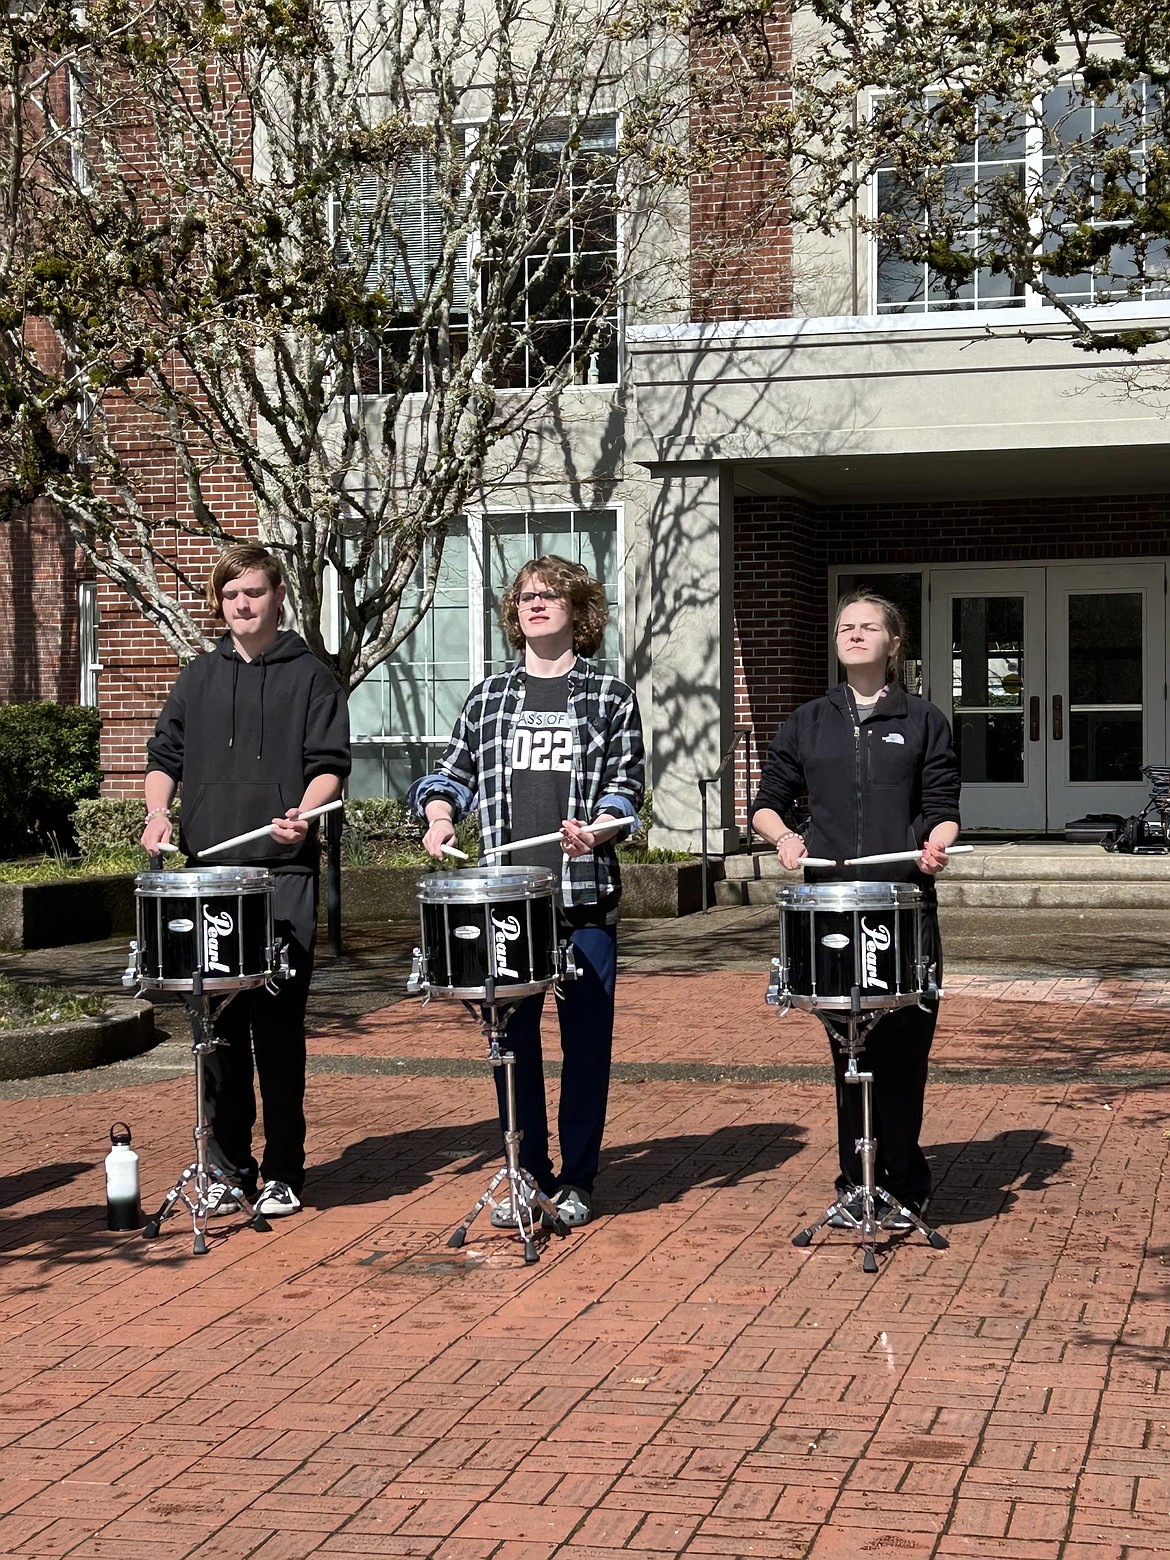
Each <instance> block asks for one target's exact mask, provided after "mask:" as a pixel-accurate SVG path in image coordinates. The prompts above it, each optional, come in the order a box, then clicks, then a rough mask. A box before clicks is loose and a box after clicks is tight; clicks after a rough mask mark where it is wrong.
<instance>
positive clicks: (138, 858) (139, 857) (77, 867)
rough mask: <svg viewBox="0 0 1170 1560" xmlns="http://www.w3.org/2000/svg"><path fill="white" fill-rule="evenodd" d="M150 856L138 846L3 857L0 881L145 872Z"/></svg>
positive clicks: (47, 880) (30, 881) (12, 881)
mask: <svg viewBox="0 0 1170 1560" xmlns="http://www.w3.org/2000/svg"><path fill="white" fill-rule="evenodd" d="M149 865H150V858H149V857H148V856H147V854H146V852H145V851H144V850H140V849H139V848H138V847H137V846H127V847H126V848H125V849H124V850H103V851H99V852H97V854H95V855H92V856H83V857H82V858H81V859H80V860H74V861H71V860H64V859H62V858H61V857H60V856H54V855H46V856H42V857H40V859H39V860H35V861H34V860H30V859H28V858H25V859H24V860H22V861H0V883H54V882H58V881H59V880H60V879H61V878H87V877H109V876H111V875H113V874H117V873H129V872H145V871H146V869H147V868H148V867H149Z"/></svg>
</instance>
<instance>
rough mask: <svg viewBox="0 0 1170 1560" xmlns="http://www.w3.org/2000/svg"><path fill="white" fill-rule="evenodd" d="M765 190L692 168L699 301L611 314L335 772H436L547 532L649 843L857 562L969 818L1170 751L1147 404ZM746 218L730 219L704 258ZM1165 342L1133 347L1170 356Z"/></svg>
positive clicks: (1057, 805) (1059, 792) (809, 633)
mask: <svg viewBox="0 0 1170 1560" xmlns="http://www.w3.org/2000/svg"><path fill="white" fill-rule="evenodd" d="M782 41H783V40H777V42H778V43H780V44H782ZM613 133H617V130H616V125H615V127H614V131H613ZM769 180H770V170H769V169H768V168H767V166H766V165H762V164H754V163H753V164H744V165H737V166H727V167H722V168H719V169H717V170H714V171H713V172H712V173H711V175H710V177H709V178H707V179H706V180H705V181H704V182H703V183H702V184H699V185H696V186H694V187H693V188H692V190H691V191H690V197H691V198H690V214H689V215H690V230H689V231H690V244H691V249H692V255H693V265H692V271H691V281H692V287H691V298H690V304H689V307H686V308H683V309H681V310H679V311H676V312H675V313H674V314H673V315H671V316H669V317H664V318H663V317H638V318H635V317H634V316H633V314H632V313H631V314H628V315H627V317H626V318H625V319H624V320H623V321H622V332H621V338H620V348H619V351H618V352H617V354H616V355H615V357H614V359H613V361H612V362H610V361H608V360H606V361H600V362H597V363H594V364H592V365H591V367H590V372H589V374H588V375H587V376H585V382H583V383H581V384H579V385H577V386H574V387H572V388H570V389H568V390H566V391H565V392H564V394H563V396H562V398H561V399H562V406H561V408H560V409H559V410H560V411H561V412H566V411H567V412H569V413H571V416H569V417H567V418H562V417H560V416H558V419H557V421H558V427H557V428H556V429H555V430H550V434H549V437H548V439H547V440H546V441H544V442H543V443H541V444H540V448H539V450H538V453H537V454H536V456H534V458H533V460H532V461H531V462H530V463H529V464H528V466H527V467H526V469H525V473H524V476H523V478H522V479H520V478H517V479H515V480H514V481H513V482H512V484H511V486H510V487H509V488H507V489H505V490H503V491H502V492H501V491H497V492H495V493H493V495H492V497H491V499H490V501H487V502H485V503H484V504H483V506H482V507H479V508H475V507H471V506H469V508H468V510H467V512H466V514H465V515H464V516H463V517H462V518H461V520H460V521H459V523H458V524H456V525H455V526H454V527H453V529H452V534H451V536H450V538H449V540H448V543H447V548H446V552H445V555H444V571H443V579H442V581H441V584H440V589H439V593H438V594H437V596H436V599H435V605H434V608H433V610H432V612H431V613H430V614H429V616H428V618H427V619H426V620H425V621H424V623H423V625H422V626H421V627H420V628H419V629H418V631H417V632H416V634H415V635H414V636H413V638H412V640H411V641H410V642H409V643H408V644H406V645H405V646H403V647H402V649H401V650H400V651H399V652H397V654H396V655H395V657H394V658H393V660H392V662H391V663H390V664H389V665H388V666H386V667H384V668H383V669H381V671H380V672H379V673H377V674H375V675H374V676H372V677H370V678H369V679H367V681H366V682H365V683H363V684H362V685H361V686H360V687H359V688H357V689H356V690H355V691H354V693H353V695H352V698H351V712H352V718H353V728H354V735H355V767H354V774H353V778H352V791H353V794H357V795H361V794H367V795H368V794H391V795H401V794H403V792H404V790H405V787H406V784H407V783H408V781H409V779H410V777H411V776H412V775H413V774H416V773H418V772H420V770H421V769H422V768H423V767H424V766H427V765H429V763H430V762H431V761H432V760H433V757H434V752H435V749H436V748H437V747H439V746H440V745H441V744H442V743H443V742H444V740H445V738H446V734H447V732H448V731H449V729H450V725H451V721H452V719H453V718H454V715H455V713H456V712H457V710H458V708H459V705H460V703H461V702H462V699H463V697H464V695H465V693H466V691H467V688H468V686H469V684H470V683H472V682H474V681H476V680H478V678H479V677H481V676H482V675H484V673H485V672H486V671H489V670H491V669H493V667H495V666H496V665H498V664H499V663H500V661H501V660H502V658H503V657H504V655H505V651H504V647H503V645H502V642H501V640H500V637H499V631H498V627H497V625H496V623H495V615H494V603H495V601H496V599H497V598H498V593H499V589H500V587H501V585H502V583H503V582H504V581H505V580H506V579H507V578H508V577H509V575H510V573H511V572H512V571H513V570H514V568H515V567H516V566H517V564H518V563H519V562H521V561H522V560H523V559H524V558H525V557H527V556H529V555H531V554H532V553H533V552H536V551H545V550H549V551H559V552H565V553H569V554H570V555H572V556H575V557H579V558H581V559H582V560H583V561H584V562H585V563H586V564H588V566H589V567H590V568H592V569H593V570H594V571H595V572H596V573H597V574H598V575H599V577H600V578H602V579H603V580H604V581H605V583H606V585H607V589H608V590H609V592H610V597H611V600H612V603H613V606H614V608H615V630H614V632H613V634H612V635H611V637H610V639H609V641H608V642H607V643H606V644H605V645H604V646H603V648H602V652H601V654H602V657H603V658H604V659H605V660H606V661H607V662H609V663H610V664H611V665H613V666H615V667H618V668H621V669H623V670H624V671H625V672H626V673H627V674H628V675H629V676H630V677H631V679H632V680H634V681H635V682H636V684H637V687H638V690H639V695H640V699H641V703H642V707H643V714H644V719H645V722H646V726H647V731H648V738H649V747H650V758H651V780H652V783H653V786H654V791H655V806H656V821H657V840H658V842H659V843H662V844H666V845H676V846H687V847H693V846H695V845H697V843H698V841H699V792H698V780H699V779H700V778H701V777H703V776H706V775H711V774H713V773H714V771H715V769H716V768H717V767H718V765H719V761H720V758H721V756H722V755H723V754H724V753H725V752H726V751H727V750H728V748H729V746H730V745H731V744H732V741H733V739H734V736H735V733H736V731H737V730H746V731H747V732H748V742H747V744H746V746H745V747H744V748H742V749H741V756H740V758H739V759H738V761H737V768H736V769H735V770H734V771H733V770H731V769H728V771H727V772H726V775H725V781H724V785H723V789H722V792H721V795H720V797H719V799H718V803H717V806H716V812H715V815H714V817H713V820H712V824H711V828H710V843H711V844H712V845H713V846H714V848H716V849H723V848H734V846H735V844H736V843H737V837H738V830H737V823H740V822H742V814H743V795H744V790H745V785H746V784H747V783H748V782H749V781H750V780H752V779H754V778H755V776H756V774H757V773H758V764H759V757H760V754H761V752H762V751H763V750H764V749H766V745H767V742H768V741H769V740H770V738H771V735H772V733H773V731H774V729H775V726H776V723H777V722H778V720H779V719H781V718H782V717H783V716H784V715H785V714H786V713H787V712H788V711H789V710H790V709H791V708H792V707H793V706H794V705H795V704H796V703H798V702H800V701H801V700H803V699H806V698H808V697H811V696H812V695H814V694H815V693H817V692H819V691H821V690H822V689H823V688H824V687H825V686H826V685H827V683H828V682H829V681H831V680H833V679H834V677H835V675H836V673H835V668H834V666H833V665H832V664H831V662H830V658H829V639H830V634H829V629H830V624H831V613H832V603H833V601H834V599H835V597H836V595H837V594H838V593H839V592H840V591H842V590H843V589H846V588H850V587H852V586H853V585H855V584H857V583H866V584H868V585H870V586H871V587H874V588H879V589H883V590H885V591H886V592H887V593H889V594H892V595H893V596H895V597H896V598H897V599H898V601H899V603H900V604H901V605H902V606H903V608H904V610H905V611H906V614H907V617H908V621H909V625H910V631H909V636H908V637H909V643H908V646H907V649H908V661H909V672H910V675H911V677H912V678H913V679H914V680H915V681H916V682H917V684H918V686H919V687H920V688H921V690H922V691H923V692H924V693H926V694H927V695H928V696H930V697H931V698H933V699H934V701H935V702H936V703H938V704H939V705H940V706H941V707H942V708H943V709H944V710H945V711H946V712H947V714H948V715H950V716H951V717H952V719H953V722H954V725H955V730H956V734H957V737H958V742H959V747H960V754H961V761H962V766H963V773H964V785H965V792H964V818H965V823H966V824H967V826H968V827H970V828H974V829H979V828H985V829H996V830H1019V831H1049V832H1059V831H1061V830H1062V829H1063V827H1064V825H1065V823H1066V822H1067V821H1068V820H1069V819H1072V818H1075V817H1079V816H1082V815H1084V814H1085V813H1088V812H1094V811H1108V812H1127V811H1131V810H1133V808H1134V806H1135V804H1137V803H1139V802H1140V801H1142V800H1144V798H1145V795H1146V794H1147V787H1146V786H1145V784H1144V782H1143V781H1142V779H1141V776H1140V769H1141V766H1142V765H1143V764H1164V763H1166V761H1167V726H1168V710H1167V678H1166V648H1165V647H1166V620H1165V619H1166V590H1167V568H1168V566H1170V467H1168V466H1167V463H1166V459H1165V455H1166V446H1167V424H1166V422H1165V421H1164V420H1163V419H1162V418H1161V417H1160V416H1158V415H1157V414H1156V412H1153V411H1151V409H1150V408H1149V407H1147V406H1144V405H1142V404H1141V403H1139V402H1137V401H1134V400H1132V399H1126V398H1125V397H1123V396H1122V395H1120V394H1119V393H1118V392H1117V389H1116V387H1115V386H1113V385H1111V384H1110V383H1109V382H1108V381H1107V380H1106V379H1103V378H1102V377H1101V376H1100V374H1099V373H1098V372H1097V370H1099V369H1100V368H1102V367H1108V366H1109V365H1110V363H1111V362H1112V361H1118V360H1112V359H1110V358H1109V357H1108V356H1106V357H1104V358H1102V359H1101V360H1100V361H1097V362H1094V363H1093V364H1092V365H1088V364H1086V361H1085V359H1084V358H1083V356H1080V355H1078V354H1076V353H1074V352H1073V350H1072V349H1071V348H1070V347H1069V345H1068V343H1067V340H1065V339H1063V337H1062V334H1061V331H1060V322H1059V320H1058V319H1057V318H1056V317H1055V315H1054V312H1053V311H1052V310H1051V309H1048V308H1044V307H1041V306H1040V305H1039V303H1038V302H1037V300H1035V299H1034V298H1031V297H1029V296H1027V295H1021V296H1020V297H1019V298H1016V299H1012V300H1011V303H1012V305H1013V306H1012V307H1011V308H1010V309H1005V308H1004V307H1003V300H1002V298H1001V299H997V300H995V303H994V306H992V304H991V302H990V301H987V304H986V306H985V303H984V302H983V301H981V300H980V299H979V297H978V296H976V295H974V294H973V295H972V297H971V298H969V299H965V300H964V301H963V304H962V306H961V307H954V306H953V305H952V304H951V303H949V302H948V301H946V300H943V299H940V298H936V297H932V296H931V293H930V289H929V287H928V286H921V285H916V284H914V283H913V280H911V282H910V283H909V284H907V283H906V281H905V277H904V276H901V277H899V276H897V275H895V274H894V273H892V272H888V271H883V265H882V260H881V257H880V256H879V255H877V254H876V252H875V250H874V248H873V246H872V244H871V243H870V241H869V240H867V238H866V237H865V236H864V234H863V233H862V232H861V231H860V230H858V231H856V232H854V233H852V234H847V235H844V236H843V237H842V238H841V239H840V240H839V241H837V242H835V243H824V242H822V243H820V245H819V247H817V248H816V250H815V252H814V248H813V246H812V244H811V242H810V241H808V240H806V239H802V238H801V237H800V236H799V235H797V234H795V233H793V232H792V231H791V230H790V229H789V227H788V226H787V225H786V223H785V221H784V213H783V211H782V209H779V208H775V209H774V208H772V207H771V206H769V203H768V201H767V199H766V196H767V193H768V188H769ZM871 194H872V192H871ZM745 213H749V214H750V218H751V220H750V223H749V224H748V226H747V227H746V228H745V229H744V231H747V232H748V233H749V235H750V242H749V243H747V244H742V243H741V244H739V245H738V246H736V247H734V248H728V249H721V246H720V243H719V239H720V237H721V235H722V234H724V233H725V232H726V231H729V230H731V229H733V228H735V227H736V225H737V224H742V223H743V221H744V216H745ZM1078 303H1079V305H1080V306H1082V307H1087V308H1089V309H1092V308H1094V307H1095V303H1094V299H1093V298H1092V297H1091V296H1090V297H1085V298H1080V299H1078ZM1096 307H1098V310H1099V317H1100V318H1102V319H1108V320H1110V321H1112V322H1113V323H1115V324H1116V325H1117V326H1118V327H1119V328H1129V327H1133V328H1165V327H1166V326H1167V325H1168V324H1170V318H1168V316H1170V301H1168V300H1167V299H1166V298H1165V297H1160V296H1156V295H1153V294H1151V295H1150V296H1148V297H1145V298H1137V299H1133V300H1131V301H1129V302H1126V303H1124V304H1122V303H1112V304H1101V305H1099V306H1096ZM1158 353H1159V349H1153V350H1151V351H1150V352H1148V353H1147V356H1146V359H1145V361H1146V362H1147V364H1148V365H1150V366H1151V367H1154V368H1159V367H1165V368H1166V370H1167V372H1170V361H1167V360H1166V357H1159V355H1158ZM562 424H567V425H569V426H571V430H572V431H571V437H570V438H569V439H568V440H566V438H565V437H564V435H563V431H562ZM160 461H161V463H160V465H159V469H158V473H157V480H158V491H159V495H160V503H170V504H176V505H177V504H179V503H180V502H181V501H182V500H181V498H180V496H179V493H180V489H179V484H178V482H177V480H176V475H175V473H174V472H173V471H168V470H167V469H166V466H165V460H164V459H162V458H161V457H160ZM224 481H225V484H226V487H225V497H227V498H228V500H229V503H230V504H233V505H235V506H236V507H237V510H238V513H239V514H240V516H241V518H242V517H244V516H246V514H247V512H248V510H247V505H246V502H245V496H244V495H242V494H238V493H237V494H233V493H232V491H231V481H232V479H231V475H230V473H228V474H225V478H224ZM64 578H65V576H64V574H63V575H62V579H64ZM13 581H14V588H15V582H16V572H15V570H14V572H13ZM21 589H23V590H24V591H25V597H26V600H27V597H28V589H29V587H28V586H27V585H25V586H22V587H21ZM62 589H63V592H64V595H65V596H68V591H69V590H70V589H72V585H71V584H70V585H68V587H66V586H64V585H63V587H62ZM99 594H100V611H101V623H100V629H99V640H100V657H99V658H100V661H101V664H102V667H103V670H102V672H101V675H100V681H99V688H100V701H101V707H102V710H103V714H104V716H105V749H104V756H105V763H106V768H107V782H106V783H107V788H108V789H110V790H112V791H129V790H136V789H137V785H138V777H139V775H140V771H141V762H142V749H143V743H144V740H145V736H146V734H147V732H148V730H149V728H150V726H151V724H152V722H153V719H154V716H155V713H156V712H157V709H158V707H159V703H160V701H161V698H162V696H163V694H164V692H165V690H166V688H167V687H168V686H169V683H170V681H171V678H172V677H173V674H174V670H175V664H176V663H175V660H174V658H173V656H171V655H170V654H168V653H165V652H163V650H162V648H161V645H160V642H159V640H158V638H157V636H156V635H155V634H154V633H153V631H152V630H150V629H149V628H148V627H147V626H146V625H145V624H144V623H143V622H142V620H141V619H140V618H139V617H138V616H137V615H136V614H135V613H134V612H133V610H132V609H131V608H130V606H129V604H128V603H127V602H125V601H124V600H121V601H120V600H118V599H116V598H115V596H114V594H113V593H112V592H111V591H109V590H107V589H106V588H105V587H104V586H103V587H102V588H101V590H100V593H99ZM27 611H28V608H27V606H24V605H19V604H18V606H17V608H16V610H15V611H14V613H12V614H10V617H11V619H12V621H14V622H15V621H16V619H17V618H22V614H27ZM22 620H23V618H22ZM22 632H24V630H23V629H22ZM46 633H48V631H47V630H46V629H44V628H42V630H41V638H42V640H43V639H44V638H45V636H46ZM49 637H51V635H50V636H49ZM59 637H61V636H59ZM64 637H68V636H67V635H66V636H64ZM62 642H63V641H62ZM22 653H23V654H24V656H25V658H26V661H28V658H29V656H30V655H31V654H32V652H31V651H29V650H25V651H23V652H22ZM38 653H40V654H44V655H46V656H47V653H48V652H47V651H41V652H38ZM30 664H31V663H30ZM45 664H46V665H47V664H48V663H47V660H46V662H45ZM10 686H12V687H13V688H18V686H19V687H29V686H31V684H29V683H28V682H27V680H26V682H25V683H24V684H20V685H18V684H17V682H12V683H11V684H10ZM14 696H16V697H26V696H29V695H28V694H27V693H24V692H20V691H18V692H17V693H16V694H15V695H14ZM747 753H750V755H751V756H750V773H747V772H745V768H744V764H745V757H744V754H747Z"/></svg>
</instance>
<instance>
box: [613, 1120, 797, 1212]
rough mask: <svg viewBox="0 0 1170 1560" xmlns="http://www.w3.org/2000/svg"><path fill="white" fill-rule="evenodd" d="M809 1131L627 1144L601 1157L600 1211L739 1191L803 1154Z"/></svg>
mask: <svg viewBox="0 0 1170 1560" xmlns="http://www.w3.org/2000/svg"><path fill="white" fill-rule="evenodd" d="M806 1136H807V1132H806V1130H805V1128H804V1127H798V1126H795V1125H793V1124H792V1123H791V1122H777V1121H754V1122H741V1123H737V1124H736V1125H735V1126H728V1127H720V1128H719V1129H718V1130H717V1131H715V1132H703V1133H699V1132H696V1133H684V1134H681V1135H675V1136H671V1137H660V1138H650V1139H647V1140H646V1141H645V1142H642V1143H623V1144H619V1145H617V1146H615V1147H614V1148H612V1149H609V1150H607V1151H603V1152H602V1156H601V1181H600V1185H599V1197H598V1207H599V1209H600V1211H601V1212H605V1213H638V1212H641V1211H643V1210H645V1209H650V1208H660V1207H662V1206H664V1205H665V1204H666V1203H671V1202H674V1201H675V1200H676V1199H677V1198H679V1197H682V1196H684V1195H685V1194H686V1193H687V1192H689V1191H691V1190H693V1189H694V1188H695V1187H696V1186H712V1187H727V1186H735V1185H737V1184H738V1183H739V1182H740V1181H743V1180H746V1179H747V1177H749V1176H756V1175H766V1174H768V1173H769V1172H770V1171H773V1170H777V1169H779V1168H780V1166H781V1165H783V1164H784V1163H785V1162H786V1161H787V1160H789V1159H791V1158H792V1157H793V1155H794V1154H798V1153H799V1152H800V1150H801V1147H802V1146H803V1145H802V1140H803V1139H804V1138H805V1137H806Z"/></svg>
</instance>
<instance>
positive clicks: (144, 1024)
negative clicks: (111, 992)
mask: <svg viewBox="0 0 1170 1560" xmlns="http://www.w3.org/2000/svg"><path fill="white" fill-rule="evenodd" d="M153 1044H154V1008H153V1006H152V1005H151V1003H149V1002H144V1001H142V1000H141V999H140V998H137V997H123V998H118V999H116V1000H115V1001H113V1002H112V1003H111V1010H110V1012H109V1013H107V1014H103V1015H102V1016H101V1017H100V1018H85V1019H79V1020H77V1021H75V1022H72V1023H68V1024H43V1025H41V1026H40V1027H39V1028H36V1029H6V1030H3V1031H0V1080H3V1081H4V1082H8V1081H9V1080H11V1079H16V1078H41V1077H44V1076H46V1075H47V1074H49V1073H61V1072H80V1071H82V1070H83V1069H84V1068H87V1067H100V1066H102V1065H104V1064H105V1063H107V1062H120V1061H123V1060H124V1059H125V1058H126V1057H128V1056H137V1055H138V1054H139V1053H140V1052H142V1051H147V1050H149V1049H150V1047H151V1046H152V1045H153Z"/></svg>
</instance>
